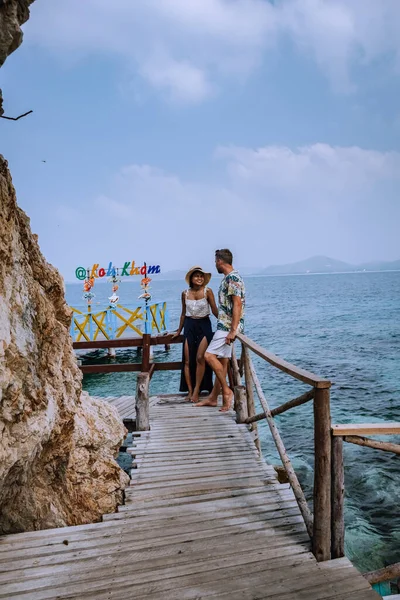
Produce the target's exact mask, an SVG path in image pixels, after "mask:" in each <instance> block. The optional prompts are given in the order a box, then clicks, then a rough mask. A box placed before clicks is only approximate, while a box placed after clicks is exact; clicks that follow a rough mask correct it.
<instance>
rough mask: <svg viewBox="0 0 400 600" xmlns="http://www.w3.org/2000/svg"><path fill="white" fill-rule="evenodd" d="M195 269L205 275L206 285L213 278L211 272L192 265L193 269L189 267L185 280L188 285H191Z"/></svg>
mask: <svg viewBox="0 0 400 600" xmlns="http://www.w3.org/2000/svg"><path fill="white" fill-rule="evenodd" d="M195 271H199V272H200V273H203V275H204V285H207V284H208V282H209V281H210V279H211V273H206V272H205V271H203V269H202V268H201V267H192V268H191V269H189V271H188V272H187V273H186V275H185V281H186V283H187V284H188V285H190V278H191V276H192V275H193V273H194V272H195Z"/></svg>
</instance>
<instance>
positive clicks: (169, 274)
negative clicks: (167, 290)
mask: <svg viewBox="0 0 400 600" xmlns="http://www.w3.org/2000/svg"><path fill="white" fill-rule="evenodd" d="M239 271H240V272H241V273H242V275H244V276H249V275H257V276H262V275H305V274H307V273H353V272H355V271H400V260H394V261H386V262H385V261H375V262H370V263H363V264H361V265H353V264H351V263H347V262H344V261H342V260H336V259H335V258H330V257H329V256H312V257H311V258H307V259H306V260H300V261H298V262H294V263H289V264H286V265H271V266H269V267H266V268H265V269H261V270H258V269H257V270H254V269H252V268H251V267H247V268H246V267H241V268H240V269H239ZM212 274H213V278H217V277H218V274H217V273H216V272H215V270H214V271H212ZM185 275H186V271H183V270H181V269H176V270H174V271H166V272H164V273H163V272H161V273H160V275H157V279H161V280H162V279H164V280H169V281H171V280H179V279H180V280H183V279H184V278H185Z"/></svg>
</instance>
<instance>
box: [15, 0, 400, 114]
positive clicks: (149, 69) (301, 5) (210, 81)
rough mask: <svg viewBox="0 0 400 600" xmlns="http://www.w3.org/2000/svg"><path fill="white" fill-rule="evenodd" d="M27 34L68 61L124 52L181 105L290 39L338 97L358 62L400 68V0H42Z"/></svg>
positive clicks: (205, 93) (196, 99) (247, 68)
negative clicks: (382, 62)
mask: <svg viewBox="0 0 400 600" xmlns="http://www.w3.org/2000/svg"><path fill="white" fill-rule="evenodd" d="M26 29H27V35H26V38H25V41H26V43H29V42H32V43H36V44H39V45H41V46H45V47H47V48H50V49H51V50H52V51H54V52H57V53H59V54H61V55H62V56H64V57H67V59H68V60H72V59H73V58H74V57H75V58H76V57H79V56H81V55H84V54H88V53H96V54H104V55H107V56H109V55H116V56H118V57H120V58H121V59H122V60H123V61H125V62H126V64H127V65H128V66H133V67H134V68H135V70H136V71H137V72H138V73H139V74H140V75H141V76H142V77H143V79H144V80H145V81H146V82H147V83H148V84H149V85H150V86H152V87H154V88H156V89H157V90H159V91H161V92H162V93H164V95H166V96H167V98H168V99H170V100H173V101H177V102H178V103H181V102H188V103H191V104H193V103H195V102H201V101H203V100H205V99H206V98H208V97H210V96H211V95H212V94H213V93H214V92H215V90H217V89H218V87H220V86H222V85H223V83H224V81H225V80H226V79H227V78H235V80H236V79H238V78H239V79H240V80H242V79H243V78H245V77H246V76H247V75H249V74H250V73H251V72H252V71H254V69H255V68H256V67H257V66H258V65H259V64H260V63H261V62H262V61H263V60H268V58H269V53H271V52H272V49H273V48H275V50H276V49H277V48H278V47H279V46H278V41H279V39H281V38H285V37H286V38H287V37H289V39H290V40H292V41H293V43H294V44H295V46H296V48H297V49H298V51H299V52H301V53H303V54H305V55H306V56H310V57H312V59H313V60H314V61H315V62H316V64H317V65H318V67H319V68H320V70H321V72H322V73H323V74H324V75H325V76H327V77H328V78H329V80H330V81H331V83H332V85H333V86H334V87H335V88H336V89H337V90H340V91H350V90H352V89H354V82H353V76H352V69H353V67H354V66H363V65H366V64H369V63H371V62H373V61H375V60H377V59H380V58H383V57H384V58H389V60H391V61H392V63H393V65H397V66H399V65H400V2H398V0H385V1H377V0H352V1H351V2H349V1H348V0H334V1H332V0H279V1H277V2H275V3H270V2H269V1H268V0H190V1H187V0H135V2H133V1H132V0H114V1H113V2H110V1H109V0H85V1H84V2H82V0H69V1H68V2H65V1H64V0H41V2H37V3H35V4H34V5H33V7H32V18H31V21H30V22H29V23H28V24H27V26H26Z"/></svg>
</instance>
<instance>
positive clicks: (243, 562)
mask: <svg viewBox="0 0 400 600" xmlns="http://www.w3.org/2000/svg"><path fill="white" fill-rule="evenodd" d="M275 554H276V549H274V548H267V549H265V550H263V549H261V550H257V551H253V552H248V553H246V555H244V556H243V555H242V554H234V555H229V556H224V557H222V558H218V557H213V558H211V559H208V560H202V561H198V562H195V563H193V562H190V563H186V564H183V565H180V564H177V565H174V566H172V567H169V566H168V567H165V568H159V569H155V570H153V569H152V567H151V565H149V563H147V566H148V570H147V569H146V570H140V571H136V570H132V569H131V570H130V573H129V579H130V582H129V585H131V586H136V585H137V584H140V583H142V584H144V583H146V584H147V583H149V581H154V582H157V581H163V580H164V579H171V577H173V576H174V577H180V578H183V577H184V576H186V577H189V578H193V574H194V573H196V574H197V573H199V574H200V573H205V574H206V575H207V574H208V575H209V574H210V572H211V573H212V572H215V571H216V570H217V569H218V570H219V569H221V570H224V571H226V570H229V569H230V572H231V573H232V574H233V572H236V573H237V574H238V575H239V576H240V574H243V573H245V572H246V567H247V565H249V564H251V563H254V562H255V563H264V562H265V560H268V559H270V558H271V557H272V556H274V555H275ZM125 561H126V562H125ZM128 561H129V554H128V553H127V554H126V555H125V556H124V560H123V561H122V560H121V561H120V563H119V564H118V565H115V566H113V567H110V568H107V567H106V568H104V567H102V566H101V565H100V566H99V567H98V568H97V569H92V570H90V572H89V573H82V572H81V571H78V572H75V573H74V577H73V579H72V580H71V577H70V575H69V574H68V573H65V572H64V574H60V573H59V574H57V576H55V577H51V578H43V577H42V578H40V579H35V580H32V581H29V580H22V581H15V582H13V583H10V584H8V586H7V593H8V594H9V595H11V594H16V593H18V592H22V591H28V590H29V591H30V600H47V599H50V598H54V597H55V596H56V595H58V594H57V591H58V590H59V589H60V588H61V589H62V593H63V594H67V593H69V594H71V593H72V594H73V593H75V594H77V593H79V594H81V597H82V598H84V597H85V595H86V594H87V593H88V592H91V593H93V592H96V591H101V590H104V591H106V590H108V589H109V585H110V582H111V580H112V581H113V590H114V589H118V585H119V584H121V583H124V582H127V583H128V580H127V579H128V578H127V576H126V571H127V564H129V562H128ZM32 583H33V584H34V587H33V586H32ZM1 597H3V598H4V597H5V596H4V595H3V590H1V591H0V598H1Z"/></svg>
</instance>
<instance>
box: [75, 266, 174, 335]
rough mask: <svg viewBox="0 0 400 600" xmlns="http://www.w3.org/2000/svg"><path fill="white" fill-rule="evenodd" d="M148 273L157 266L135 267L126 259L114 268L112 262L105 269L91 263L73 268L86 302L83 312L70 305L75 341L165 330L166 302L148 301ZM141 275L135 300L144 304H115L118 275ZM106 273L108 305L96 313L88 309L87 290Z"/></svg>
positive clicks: (89, 295) (92, 296) (89, 305)
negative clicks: (140, 291) (152, 302)
mask: <svg viewBox="0 0 400 600" xmlns="http://www.w3.org/2000/svg"><path fill="white" fill-rule="evenodd" d="M152 273H160V265H157V266H149V267H148V266H147V264H146V263H144V264H143V265H142V266H138V267H137V266H136V265H135V261H134V260H133V261H127V262H125V263H124V266H123V267H115V266H113V264H112V262H110V263H109V265H108V267H107V269H105V268H103V267H99V263H95V264H94V265H93V266H92V268H91V269H90V268H88V269H85V268H84V267H77V269H76V270H75V275H76V277H77V279H79V280H81V281H83V282H84V283H83V290H84V295H83V298H84V300H86V302H87V312H84V311H80V310H79V309H77V308H72V310H73V313H74V316H73V320H72V324H71V336H72V339H73V340H74V341H75V342H83V341H87V342H89V341H94V340H97V339H106V340H113V339H116V338H119V337H124V336H125V337H126V336H127V335H129V334H130V335H135V334H136V335H139V336H142V335H143V333H153V332H157V333H163V332H165V331H167V330H168V313H167V304H166V302H157V303H154V304H150V302H151V293H150V283H151V278H150V277H149V276H148V275H149V274H152ZM133 275H142V280H141V282H140V285H141V288H142V294H140V296H139V299H141V300H142V299H143V300H144V301H145V305H144V306H133V307H128V306H122V305H121V304H119V295H118V293H117V292H118V290H119V284H120V283H121V281H122V279H121V278H122V277H130V276H133ZM105 276H107V277H108V278H109V279H108V281H109V283H111V284H112V287H111V291H112V294H111V296H109V297H108V300H109V303H110V304H109V306H108V307H107V308H105V309H103V310H99V311H98V312H92V306H91V305H92V301H93V299H94V298H95V294H94V293H93V292H92V291H91V290H92V289H93V287H94V284H95V281H96V279H97V278H102V277H105Z"/></svg>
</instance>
